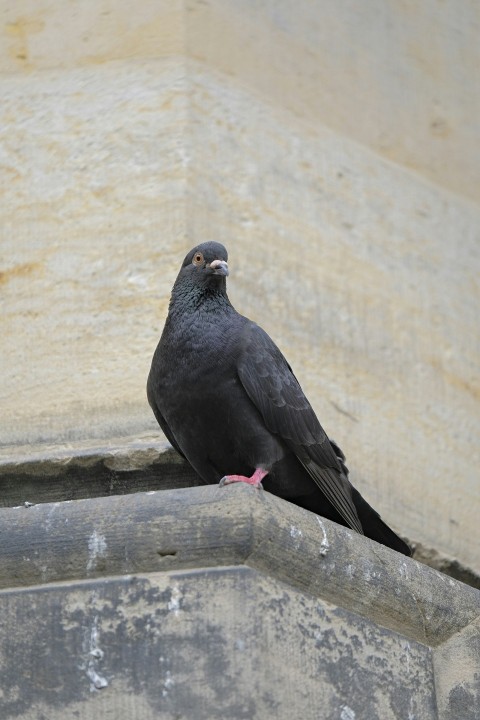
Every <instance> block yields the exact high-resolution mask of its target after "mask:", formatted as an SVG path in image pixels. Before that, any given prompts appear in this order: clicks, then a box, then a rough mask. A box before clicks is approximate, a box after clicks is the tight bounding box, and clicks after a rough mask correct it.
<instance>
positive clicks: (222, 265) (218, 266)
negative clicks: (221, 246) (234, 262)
mask: <svg viewBox="0 0 480 720" xmlns="http://www.w3.org/2000/svg"><path fill="white" fill-rule="evenodd" d="M208 267H209V268H210V269H211V270H212V271H213V274H214V275H224V276H225V277H227V276H228V265H227V263H226V262H225V260H213V261H212V262H211V263H210V265H209V266H208Z"/></svg>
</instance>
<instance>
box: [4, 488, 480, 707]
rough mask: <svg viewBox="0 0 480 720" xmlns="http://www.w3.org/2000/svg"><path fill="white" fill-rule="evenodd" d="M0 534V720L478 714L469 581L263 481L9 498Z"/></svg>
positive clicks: (475, 608) (478, 603)
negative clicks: (53, 498)
mask: <svg viewBox="0 0 480 720" xmlns="http://www.w3.org/2000/svg"><path fill="white" fill-rule="evenodd" d="M0 532H1V537H0V544H1V547H2V555H1V557H0V583H1V585H2V586H3V587H4V588H5V587H8V586H10V589H3V590H1V591H0V617H1V618H2V623H1V624H0V678H1V680H0V709H1V717H2V720H40V718H44V717H48V719H49V720H70V718H72V720H73V718H78V717H81V718H82V720H93V718H96V717H102V718H112V720H113V718H115V720H130V719H131V718H133V719H136V718H138V720H150V719H152V720H153V718H160V719H163V718H165V719H167V718H168V719H169V720H170V719H173V718H177V720H178V718H181V717H185V718H195V720H202V719H203V718H205V719H206V720H207V719H208V720H210V719H211V718H222V720H223V718H232V720H233V719H235V720H237V719H238V718H248V719H249V720H250V718H259V720H260V718H266V717H276V718H279V719H280V720H283V719H285V720H286V719H287V718H288V720H290V719H291V718H292V717H302V718H305V719H306V720H318V717H319V715H320V716H321V717H322V718H324V720H338V719H340V720H407V718H414V719H415V720H453V718H455V720H459V719H460V717H461V718H462V720H477V718H478V713H477V710H478V707H479V706H478V704H477V700H478V682H477V681H478V674H477V673H478V662H479V661H480V656H479V653H478V642H479V630H480V628H479V625H478V623H479V620H480V592H478V591H476V590H474V589H473V588H470V587H468V586H466V585H463V584H461V583H457V582H455V581H453V580H451V579H449V578H446V577H445V576H442V575H441V574H440V573H438V572H436V571H434V570H431V569H429V568H426V567H424V566H422V565H419V564H418V563H416V562H415V561H413V560H410V559H408V558H404V557H403V556H401V555H399V554H397V553H395V552H393V551H391V550H388V549H386V548H384V547H383V546H380V545H378V544H376V543H374V542H373V541H369V540H367V539H366V538H362V537H359V536H357V535H355V534H354V533H351V532H349V531H347V530H345V529H344V528H341V527H339V526H337V525H336V524H335V523H331V522H329V521H328V520H324V519H321V518H318V517H317V516H315V515H313V514H311V513H308V512H307V511H304V510H302V509H300V508H297V507H295V506H293V505H291V504H289V503H287V502H285V501H282V500H279V499H278V498H275V497H273V496H271V495H269V494H268V493H264V492H262V491H261V492H258V491H257V490H255V489H253V488H249V487H246V486H232V487H228V488H218V487H203V488H191V489H188V490H185V489H184V490H170V491H164V492H159V493H148V494H136V495H130V496H125V497H121V498H120V497H113V498H103V499H97V500H85V501H74V502H70V503H56V504H54V505H48V504H44V505H38V506H34V507H31V508H28V509H26V508H17V509H8V510H2V511H0ZM65 580H69V582H64V581H65ZM39 581H42V582H44V583H46V584H43V585H37V586H35V583H37V582H39ZM15 585H16V586H17V587H15ZM19 585H20V586H22V585H23V587H18V586H19ZM437 700H438V703H439V704H438V707H439V713H438V714H437ZM462 708H463V709H464V710H465V711H466V712H465V713H464V714H458V713H457V715H455V710H457V711H458V710H459V709H462ZM462 712H463V711H462Z"/></svg>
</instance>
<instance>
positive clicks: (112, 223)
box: [0, 0, 480, 572]
mask: <svg viewBox="0 0 480 720" xmlns="http://www.w3.org/2000/svg"><path fill="white" fill-rule="evenodd" d="M0 7H2V9H3V18H4V20H5V24H4V26H3V28H2V29H1V30H0V32H1V33H3V38H4V40H5V42H4V43H3V44H1V49H0V69H1V71H2V74H1V76H0V93H1V97H2V103H1V107H0V134H1V138H0V139H1V145H2V158H1V163H2V174H1V177H0V194H1V202H0V233H1V237H0V239H1V250H2V267H1V273H2V274H1V276H0V280H1V292H0V301H1V308H0V332H1V334H2V338H3V339H4V342H3V347H2V354H1V358H0V374H1V377H2V381H3V382H2V388H1V406H2V418H1V421H0V422H1V428H0V431H1V442H2V443H3V444H5V445H13V446H14V448H13V451H12V450H11V448H7V449H6V450H5V452H6V453H7V454H9V455H11V454H12V452H13V453H15V452H16V453H17V454H19V455H21V454H22V453H23V450H22V449H21V447H22V445H25V444H30V443H33V442H45V443H50V444H52V445H53V444H61V443H67V442H70V441H75V440H85V441H90V440H91V439H92V438H95V437H96V438H99V439H100V440H108V439H109V438H112V437H117V436H119V435H130V436H132V437H135V436H137V435H138V434H142V435H143V434H145V433H153V432H156V429H155V421H154V419H153V416H152V415H151V413H150V410H149V408H148V406H147V404H146V401H145V392H144V383H145V378H146V375H147V372H148V367H149V362H150V357H151V354H152V352H153V349H154V346H155V343H156V341H157V338H158V335H159V332H160V329H161V325H162V322H163V318H164V316H165V311H166V304H167V301H168V293H169V290H170V287H171V284H172V282H173V279H174V277H175V274H176V272H177V268H178V264H179V259H181V258H182V256H183V253H184V251H185V250H186V249H187V248H188V247H189V246H191V244H193V243H194V242H197V241H201V240H205V239H207V238H212V237H213V238H216V239H219V240H224V241H225V242H226V244H227V245H228V246H229V249H230V253H231V266H232V275H231V282H230V288H231V296H232V299H233V300H234V302H235V304H236V305H237V307H238V308H239V309H240V310H242V311H243V312H245V313H246V314H249V315H251V316H252V317H254V319H257V320H258V321H260V322H261V323H262V324H263V325H265V326H266V328H267V329H268V331H269V332H270V333H271V334H272V335H273V337H274V338H275V339H276V340H277V341H278V343H279V344H280V346H281V347H282V349H283V350H284V351H285V352H286V354H287V356H288V358H289V360H290V361H291V363H292V365H293V367H294V369H295V371H296V374H297V375H298V377H299V378H300V380H301V382H302V384H303V385H304V387H305V389H306V391H307V393H308V395H309V397H310V399H311V400H312V403H313V405H314V407H315V408H316V410H317V411H318V414H319V416H320V418H321V419H322V422H323V424H324V425H325V427H326V429H327V431H328V432H329V433H331V434H332V435H333V436H334V437H335V439H336V440H337V441H338V442H339V443H340V445H341V446H342V447H343V448H344V449H345V451H346V453H347V456H348V458H349V463H350V466H351V468H352V478H353V480H354V482H355V483H356V484H357V485H358V487H359V489H360V490H361V491H362V492H363V493H365V495H366V496H367V497H368V499H369V500H370V502H371V503H372V504H373V505H374V506H376V507H378V509H379V510H380V512H381V514H382V515H383V516H384V517H385V519H386V520H387V522H389V523H390V524H391V525H393V526H395V527H396V528H397V529H398V530H400V531H401V532H402V533H404V534H406V535H407V536H409V537H412V538H415V539H418V540H419V541H421V542H422V543H424V545H425V546H426V547H433V548H436V549H437V550H438V551H439V552H440V553H441V554H443V555H448V556H453V557H456V558H458V559H459V561H460V562H462V563H463V564H465V565H467V566H470V567H472V568H474V569H476V570H477V572H478V571H480V565H479V559H478V552H477V549H476V548H477V547H478V544H479V529H478V523H477V518H476V508H477V507H478V502H479V488H480V482H479V475H478V473H479V470H478V469H479V468H480V457H479V454H478V452H479V451H478V448H479V447H480V441H479V430H478V428H479V422H478V417H479V388H478V373H477V359H478V353H479V347H480V339H479V324H478V319H477V308H478V305H479V286H478V271H479V266H480V265H479V248H480V244H479V242H478V237H479V227H480V211H479V208H478V205H476V204H475V202H474V201H476V200H475V199H477V198H478V177H477V175H476V172H477V170H476V169H475V168H477V167H478V164H477V162H476V154H475V152H473V151H472V148H476V147H478V145H479V142H478V135H477V134H476V133H478V128H477V126H476V125H474V119H475V118H476V117H478V114H479V113H478V108H477V104H478V93H476V92H474V91H469V88H470V87H472V88H474V87H476V86H474V83H476V72H477V70H476V68H477V66H478V63H477V62H476V56H477V53H478V52H479V47H478V43H477V42H476V27H477V26H478V12H479V10H478V6H477V4H475V3H473V2H465V3H462V5H461V8H459V6H458V3H455V2H453V0H450V1H448V2H444V3H442V4H441V5H439V4H438V3H433V1H432V2H431V1H430V0H426V2H425V3H422V6H421V8H417V7H416V6H415V7H413V5H412V6H410V5H409V4H408V3H403V2H395V1H394V0H391V2H389V3H381V4H379V3H377V2H376V1H374V0H369V2H367V3H362V12H361V13H359V11H358V8H356V6H354V5H352V4H351V3H347V2H340V3H334V4H332V3H326V2H325V3H324V2H322V3H313V4H312V3H307V2H303V1H302V2H300V3H293V2H280V3H275V4H273V5H272V4H271V3H267V2H258V3H255V4H252V3H235V4H234V3H231V2H222V3H217V2H214V1H213V0H211V1H209V2H206V3H195V2H188V3H186V4H180V3H175V2H174V3H166V2H156V3H153V2H150V1H149V0H142V2H141V3H140V5H139V6H138V9H137V10H136V13H135V18H132V13H131V8H130V6H129V5H127V4H126V3H123V2H122V3H117V4H115V8H113V7H112V6H110V5H109V4H106V5H104V4H103V2H102V0H100V1H99V2H96V3H93V2H85V3H82V11H81V12H80V11H77V10H75V12H76V13H77V14H76V15H75V17H73V18H72V21H71V23H70V24H69V23H68V18H67V13H69V12H70V6H69V5H65V4H63V3H50V2H48V3H47V2H45V3H44V2H39V3H35V4H33V3H30V2H28V0H25V2H23V3H21V4H20V5H19V4H18V3H13V4H12V3H6V2H3V3H1V4H0ZM72 12H73V10H72ZM70 27H71V30H70ZM426 28H428V32H427V31H426ZM213 37H215V42H213V40H212V38H213ZM419 38H421V43H419ZM472 38H474V39H472ZM470 78H472V80H470ZM372 150H373V151H374V152H372ZM391 160H393V161H394V162H391ZM431 180H434V181H435V183H436V184H430V181H431ZM451 190H454V193H452V192H451ZM252 259H253V261H254V263H255V274H254V277H253V278H252V272H251V263H252ZM27 452H28V451H27ZM419 478H421V480H419Z"/></svg>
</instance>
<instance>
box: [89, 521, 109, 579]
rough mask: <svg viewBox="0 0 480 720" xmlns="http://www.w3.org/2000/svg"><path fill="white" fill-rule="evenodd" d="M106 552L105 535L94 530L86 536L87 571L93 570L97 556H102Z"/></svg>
mask: <svg viewBox="0 0 480 720" xmlns="http://www.w3.org/2000/svg"><path fill="white" fill-rule="evenodd" d="M106 552H107V541H106V540H105V535H100V534H99V533H97V531H96V530H94V531H93V533H92V534H91V535H90V537H89V538H88V562H87V572H89V571H90V570H95V568H96V566H97V558H99V557H104V556H105V554H106Z"/></svg>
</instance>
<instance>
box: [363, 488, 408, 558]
mask: <svg viewBox="0 0 480 720" xmlns="http://www.w3.org/2000/svg"><path fill="white" fill-rule="evenodd" d="M352 499H353V502H354V503H355V507H356V508H357V512H358V516H359V518H360V522H361V523H362V527H363V531H364V533H365V535H366V536H367V537H368V538H370V539H371V540H376V541H377V542H379V543H382V545H386V546H387V547H389V548H391V549H392V550H396V551H397V552H399V553H402V555H407V556H408V557H410V556H411V554H412V550H411V548H410V547H409V546H408V545H407V543H406V542H404V541H403V540H402V539H401V538H400V537H398V535H397V534H396V533H394V532H393V530H392V529H391V528H389V527H388V525H387V524H386V523H384V522H383V520H382V518H381V517H380V515H379V514H378V513H377V512H376V511H375V510H374V509H373V508H372V507H370V505H369V504H368V503H367V501H366V500H364V499H363V497H362V496H361V495H360V493H359V492H358V490H356V489H355V488H354V487H353V486H352Z"/></svg>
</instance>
